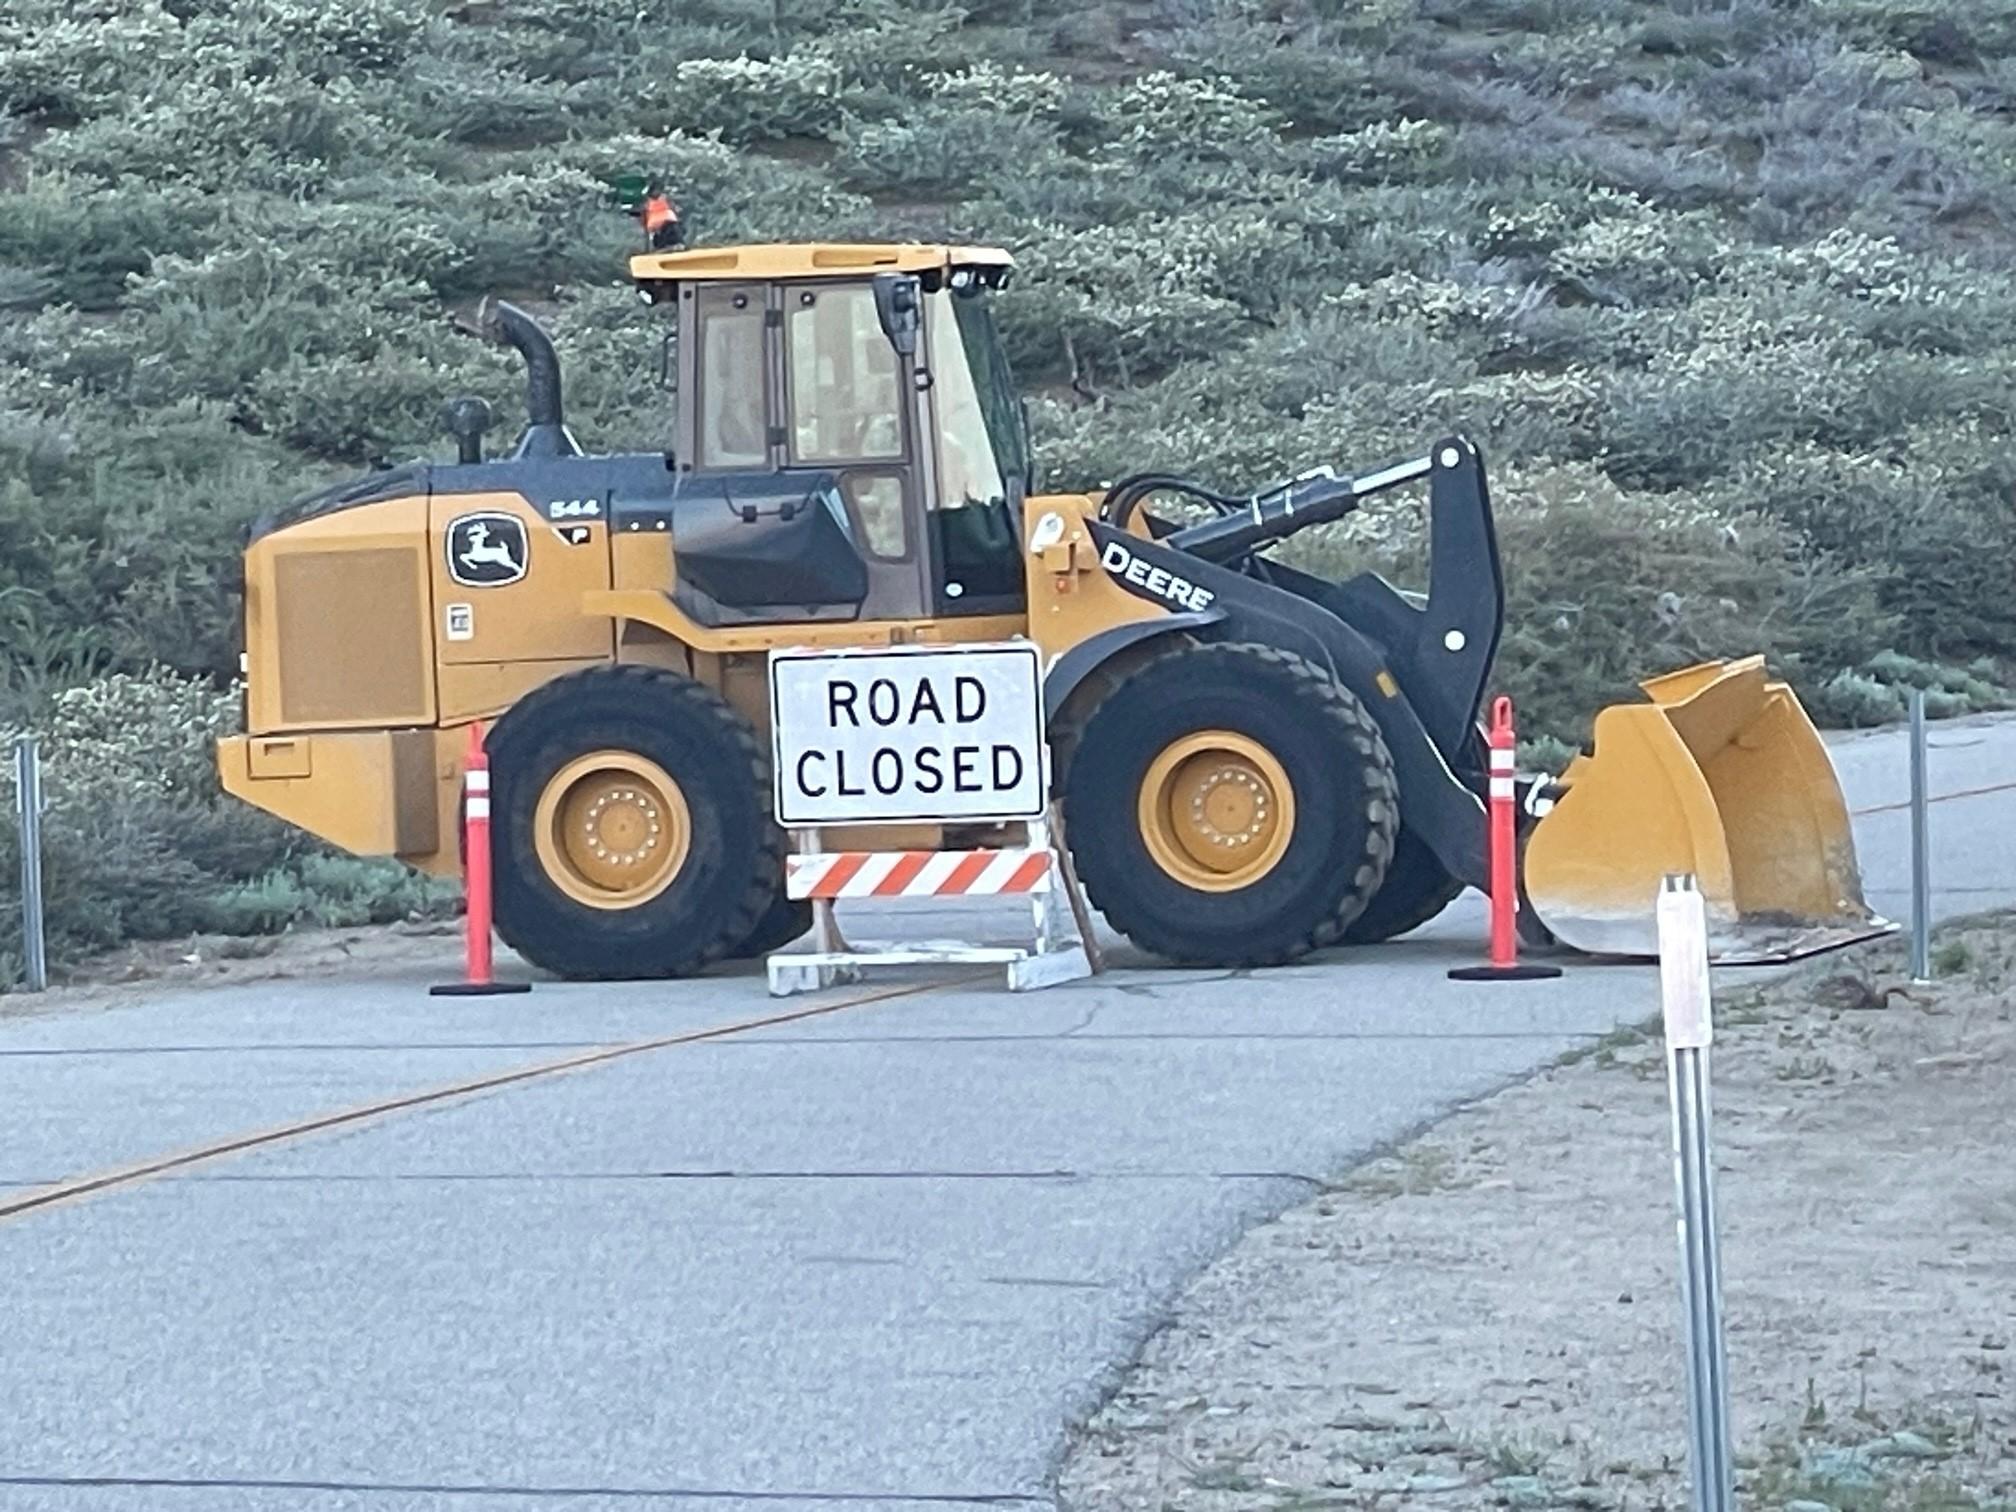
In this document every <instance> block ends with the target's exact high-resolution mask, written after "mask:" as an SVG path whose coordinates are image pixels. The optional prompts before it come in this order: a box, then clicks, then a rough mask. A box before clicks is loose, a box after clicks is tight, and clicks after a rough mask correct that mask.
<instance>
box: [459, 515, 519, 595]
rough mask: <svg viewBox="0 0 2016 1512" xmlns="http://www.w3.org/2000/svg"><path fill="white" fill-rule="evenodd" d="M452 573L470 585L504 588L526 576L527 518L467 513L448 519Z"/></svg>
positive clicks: (461, 581)
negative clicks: (507, 584) (525, 523)
mask: <svg viewBox="0 0 2016 1512" xmlns="http://www.w3.org/2000/svg"><path fill="white" fill-rule="evenodd" d="M447 547H448V576H450V577H451V578H453V579H455V581H456V582H458V583H461V584H462V585H463V586H464V587H468V588H501V587H503V586H504V585H505V584H506V583H515V582H517V581H518V579H520V578H522V577H523V576H525V569H526V566H527V565H528V562H527V550H528V542H527V541H526V538H525V526H524V524H523V522H521V521H520V520H518V519H517V518H515V517H514V516H511V515H507V514H466V515H460V516H458V517H457V518H455V519H453V520H451V521H449V522H448V540H447Z"/></svg>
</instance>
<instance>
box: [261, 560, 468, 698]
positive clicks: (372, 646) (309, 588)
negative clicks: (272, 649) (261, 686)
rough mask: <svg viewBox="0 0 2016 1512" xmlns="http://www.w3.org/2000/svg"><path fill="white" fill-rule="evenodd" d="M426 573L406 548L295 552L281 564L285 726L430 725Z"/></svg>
mask: <svg viewBox="0 0 2016 1512" xmlns="http://www.w3.org/2000/svg"><path fill="white" fill-rule="evenodd" d="M424 571H425V564H424V563H423V562H422V560H421V558H420V554H419V553H418V552H417V551H414V550H412V549H410V548H407V547H381V548H372V549H368V550H359V551H318V552H311V551H302V552H289V553H286V554H284V555H282V556H280V557H279V558H278V559H277V560H276V561H275V562H274V564H273V590H274V591H273V598H274V607H275V610H276V612H277V614H278V624H277V626H276V629H277V630H278V633H279V642H280V647H279V649H280V714H281V718H282V719H283V720H285V721H286V723H288V724H290V725H314V724H341V723H358V722H371V723H385V724H400V723H419V722H425V721H427V720H429V719H430V718H431V717H432V714H433V710H432V708H431V703H432V700H431V699H430V698H429V697H428V679H427V656H428V649H429V648H428V631H429V629H430V628H431V620H430V619H429V618H428V617H427V616H426V615H425V613H424V612H423V608H422V603H421V595H422V594H423V593H424V592H425V587H424V582H425V580H424V578H423V576H422V574H423V573H424Z"/></svg>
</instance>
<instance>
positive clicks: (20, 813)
mask: <svg viewBox="0 0 2016 1512" xmlns="http://www.w3.org/2000/svg"><path fill="white" fill-rule="evenodd" d="M14 812H15V817H16V819H17V821H18V829H19V833H20V836H21V938H22V944H23V949H22V963H23V966H24V968H25V970H26V974H27V978H28V990H29V991H30V992H43V991H46V990H47V989H48V986H49V957H48V954H47V951H46V949H45V946H44V942H43V930H42V752H41V749H40V748H39V747H38V746H37V744H36V742H35V737H34V736H33V735H23V736H22V737H21V738H20V739H18V740H16V741H15V742H14Z"/></svg>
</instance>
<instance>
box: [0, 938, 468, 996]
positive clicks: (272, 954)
mask: <svg viewBox="0 0 2016 1512" xmlns="http://www.w3.org/2000/svg"><path fill="white" fill-rule="evenodd" d="M461 965H462V924H461V921H460V920H455V919H443V920H428V921H424V922H412V923H406V924H388V925H382V926H381V925H371V926H362V927H358V928H353V929H290V930H288V931H287V932H286V933H285V934H277V935H252V936H245V935H193V936H190V937H189V938H186V939H181V940H149V941H145V942H143V943H138V944H133V945H126V946H122V947H121V948H120V949H118V950H113V951H108V952H107V953H105V954H104V955H101V956H94V957H92V958H91V959H90V960H88V961H85V962H82V963H80V964H78V965H77V966H76V967H74V968H72V969H71V970H70V972H69V973H68V975H67V977H66V979H65V981H64V983H63V985H62V986H60V987H52V988H50V990H49V991H47V992H44V993H26V992H18V991H17V992H12V993H9V994H7V995H6V996H4V997H0V1017H8V1016H19V1015H24V1014H31V1013H60V1012H63V1011H64V1010H66V1009H71V1008H79V1007H90V1006H94V1005H98V1004H105V1003H112V1002H117V1001H121V1000H123V999H128V998H133V997H137V996H145V997H154V996H159V994H160V992H161V990H162V989H163V988H171V989H172V988H182V987H217V986H235V985H237V984H239V983H242V982H264V981H275V980H283V979H285V978H288V977H297V976H298V977H310V976H327V975H329V974H330V973H332V972H336V971H344V972H350V973H355V972H358V971H395V970H402V969H411V970H416V971H417V970H423V969H428V970H434V971H437V972H439V973H440V974H441V979H442V980H443V981H453V980H455V978H456V977H457V975H458V974H459V973H460V971H461Z"/></svg>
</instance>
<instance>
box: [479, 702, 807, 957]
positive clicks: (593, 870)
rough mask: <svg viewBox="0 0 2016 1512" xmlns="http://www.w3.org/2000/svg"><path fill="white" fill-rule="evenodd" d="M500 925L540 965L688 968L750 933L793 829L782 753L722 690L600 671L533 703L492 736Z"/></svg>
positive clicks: (518, 708)
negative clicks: (777, 809) (775, 760)
mask: <svg viewBox="0 0 2016 1512" xmlns="http://www.w3.org/2000/svg"><path fill="white" fill-rule="evenodd" d="M489 749H490V758H491V782H492V799H493V802H492V812H493V814H494V816H495V817H494V819H493V821H492V822H493V825H494V833H495V845H496V854H497V875H496V914H497V932H498V934H499V935H501V936H502V937H503V939H504V941H505V943H506V944H508V945H510V946H511V948H512V949H514V950H516V951H517V952H518V953H519V954H520V955H522V956H524V957H525V959H526V960H528V961H530V962H532V963H533V964H534V965H535V966H539V967H543V968H544V969H545V970H548V971H551V972H554V973H556V974H558V975H560V976H564V977H577V978H588V979H596V980H606V979H615V978H628V977H658V976H683V975H685V974H687V973H689V972H692V971H697V970H698V969H699V968H701V967H702V966H705V965H707V964H708V963H709V962H711V961H715V960H718V959H720V958H721V957H722V956H724V955H726V954H727V953H728V952H729V951H730V950H732V949H734V948H735V947H736V946H737V945H739V944H741V942H742V941H744V940H746V939H748V938H749V937H750V935H751V934H752V933H753V932H754V930H755V929H756V927H757V925H758V923H759V922H760V921H761V920H762V918H763V915H764V911H765V909H766V908H767V907H768V906H769V904H770V901H771V899H772V898H773V897H775V896H776V894H777V891H778V887H779V883H780V880H781V878H782V875H783V851H784V837H783V834H782V832H781V831H779V830H778V828H777V826H776V825H775V823H774V822H773V821H772V820H771V817H770V812H769V802H768V796H769V758H768V756H767V754H766V753H765V751H764V749H763V746H762V743H761V742H760V741H759V740H758V739H757V738H756V732H755V730H754V728H753V727H752V726H751V725H750V724H749V722H748V721H747V720H746V719H744V718H742V716H741V715H739V714H737V713H736V712H735V711H734V710H733V709H731V708H729V706H728V705H727V704H726V703H725V702H723V701H722V699H721V698H720V696H719V695H718V694H716V693H715V692H714V691H713V690H712V689H710V688H706V687H703V686H701V685H700V684H699V683H696V682H694V681H692V680H691V679H689V678H686V677H682V676H679V675H678V674H676V673H672V672H668V671H664V670H661V669H659V668H655V667H596V668H592V669H590V670H588V671H585V672H577V673H574V674H572V675H570V676H567V677H562V678H557V679H555V680H554V681H552V682H550V683H547V684H546V685H545V686H544V687H541V688H538V689H536V690H535V691H533V692H532V693H529V694H527V695H526V696H525V697H524V698H522V699H520V700H519V701H518V703H517V704H516V705H515V706H514V707H513V708H512V709H511V711H510V712H509V713H508V714H506V715H505V716H504V717H503V719H501V720H499V721H498V723H497V727H496V730H495V732H494V733H493V735H492V736H491V738H490V742H489Z"/></svg>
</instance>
